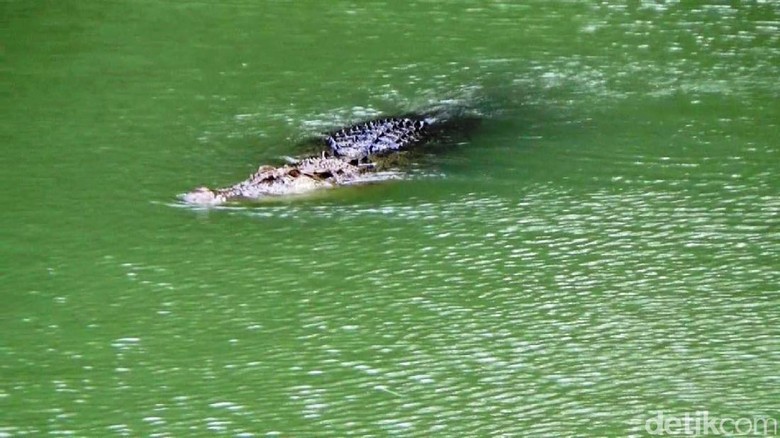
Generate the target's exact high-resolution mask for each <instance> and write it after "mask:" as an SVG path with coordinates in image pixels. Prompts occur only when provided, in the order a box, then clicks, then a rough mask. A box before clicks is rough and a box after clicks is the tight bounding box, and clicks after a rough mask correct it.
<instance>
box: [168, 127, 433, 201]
mask: <svg viewBox="0 0 780 438" xmlns="http://www.w3.org/2000/svg"><path fill="white" fill-rule="evenodd" d="M439 124H440V122H439V121H437V119H436V118H434V117H426V116H416V115H410V116H403V117H387V118H378V119H374V120H369V121H366V122H362V123H358V124H355V125H351V126H348V127H345V128H342V129H339V130H337V131H334V132H332V133H330V134H328V135H326V136H325V137H324V138H323V139H322V144H323V150H321V151H320V153H319V154H317V155H314V156H309V157H305V158H302V159H299V160H293V162H292V163H288V164H285V165H282V166H277V167H274V166H261V167H260V168H259V169H258V170H257V172H255V173H253V174H252V175H250V176H249V178H247V179H246V180H244V181H241V182H239V183H237V184H235V185H232V186H230V187H225V188H219V189H210V188H207V187H199V188H197V189H195V190H193V191H191V192H189V193H185V194H183V195H182V196H181V199H182V200H183V201H184V202H185V203H187V204H192V205H203V206H213V205H219V204H224V203H226V202H230V201H237V200H258V199H263V198H269V197H278V196H288V195H300V194H304V193H308V192H312V191H315V190H320V189H326V188H331V187H336V186H342V185H351V184H360V183H366V182H371V181H377V180H382V179H388V178H393V177H396V176H397V175H398V173H393V172H378V171H377V170H376V168H377V166H376V162H377V158H379V157H382V156H387V155H391V154H395V153H398V152H400V151H403V150H406V149H409V148H411V147H413V146H416V145H419V144H422V143H425V142H427V141H429V140H431V139H432V138H433V137H434V136H435V134H436V128H437V125H439Z"/></svg>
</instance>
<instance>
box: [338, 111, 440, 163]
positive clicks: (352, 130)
mask: <svg viewBox="0 0 780 438" xmlns="http://www.w3.org/2000/svg"><path fill="white" fill-rule="evenodd" d="M429 127H430V123H429V122H428V121H426V120H424V119H422V118H412V117H391V118H384V119H376V120H370V121H367V122H363V123H358V124H356V125H352V126H348V127H346V128H343V129H340V130H338V131H336V132H334V133H332V134H330V135H329V136H327V137H326V138H325V142H326V143H327V144H328V146H329V147H330V149H331V150H332V151H333V153H334V154H335V155H336V156H338V157H343V158H346V159H349V160H360V159H363V158H365V157H368V156H371V155H382V154H386V153H390V152H395V151H398V150H401V149H405V148H408V147H410V146H413V145H415V144H418V143H422V142H424V141H426V140H427V139H428V137H429V135H428V131H429Z"/></svg>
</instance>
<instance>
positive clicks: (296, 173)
mask: <svg viewBox="0 0 780 438" xmlns="http://www.w3.org/2000/svg"><path fill="white" fill-rule="evenodd" d="M287 174H288V175H290V176H291V177H293V178H297V177H299V176H301V171H300V170H298V169H290V171H289V172H287Z"/></svg>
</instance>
